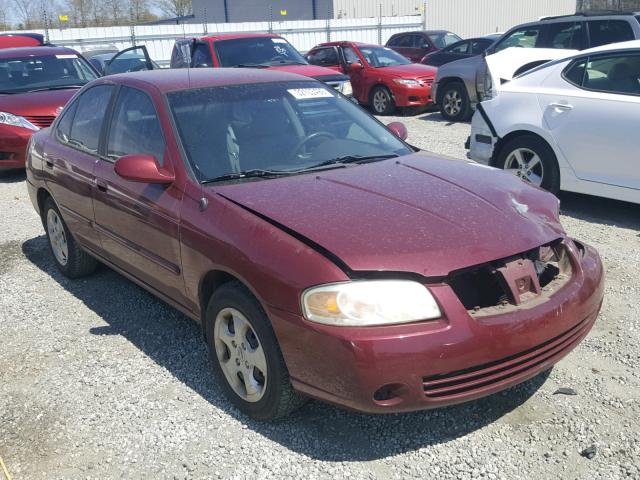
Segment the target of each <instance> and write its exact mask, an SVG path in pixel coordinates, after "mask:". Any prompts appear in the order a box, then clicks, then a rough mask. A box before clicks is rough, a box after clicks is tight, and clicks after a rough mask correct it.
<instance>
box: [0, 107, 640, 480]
mask: <svg viewBox="0 0 640 480" xmlns="http://www.w3.org/2000/svg"><path fill="white" fill-rule="evenodd" d="M384 120H385V121H386V122H389V121H391V119H389V118H386V119H384ZM400 120H401V121H404V122H405V123H406V124H407V126H408V128H409V132H410V139H409V140H410V141H411V142H412V143H414V144H415V145H418V146H421V147H424V148H427V149H429V150H433V151H435V152H438V153H442V154H446V155H449V156H453V157H457V158H464V153H465V152H464V149H463V142H464V140H465V138H466V136H467V135H468V131H469V125H468V124H454V125H451V124H448V123H446V122H444V121H442V119H441V118H440V116H439V115H438V114H435V113H426V114H421V115H417V116H413V117H405V118H401V119H400ZM562 208H563V216H562V220H563V223H564V225H565V227H566V229H567V230H568V231H569V232H570V233H571V234H572V235H574V236H576V237H577V238H580V239H582V240H584V241H586V242H588V243H591V244H592V245H594V246H595V247H596V248H598V250H599V251H600V253H601V255H602V258H603V260H604V262H605V265H606V272H607V288H606V299H605V304H604V308H603V311H602V314H601V316H600V319H599V321H598V322H597V323H596V326H595V327H594V330H593V331H592V333H591V334H590V335H589V337H588V338H587V339H586V341H584V342H583V343H582V344H581V345H580V346H579V347H578V348H577V349H576V350H575V351H574V352H573V353H571V354H570V355H569V356H568V357H567V358H566V359H565V360H563V361H562V362H561V363H560V364H559V365H557V366H556V367H555V369H553V371H552V372H551V373H550V374H546V375H542V376H539V377H537V378H535V379H533V380H531V381H529V382H527V383H525V384H523V385H521V386H519V387H516V388H514V389H511V390H509V391H506V392H503V393H500V394H497V395H494V396H492V397H489V398H485V399H482V400H480V401H476V402H473V403H469V404H466V405H461V406H456V407H451V408H446V409H441V410H434V411H427V412H420V413H413V414H404V415H390V416H377V417H376V416H367V415H359V414H354V413H350V412H346V411H343V410H339V409H336V408H334V407H331V406H328V405H324V404H321V403H319V402H310V403H309V404H307V405H306V406H305V407H304V408H302V409H301V410H300V411H299V412H297V413H296V414H294V415H293V416H292V417H290V418H288V419H285V420H284V421H280V422H278V423H273V424H261V423H256V422H252V421H248V420H247V419H246V418H244V417H243V416H241V415H240V414H239V412H238V411H237V410H235V409H234V408H233V407H232V406H231V405H230V404H229V402H227V401H226V400H225V399H224V398H223V396H222V394H221V392H220V389H219V387H218V385H216V383H215V381H214V380H213V377H212V375H211V373H210V367H209V365H208V360H207V355H206V350H205V346H204V344H203V342H202V340H201V336H200V334H199V330H198V328H197V327H196V326H195V325H194V324H192V323H191V322H190V321H189V320H188V319H187V318H185V317H184V316H182V315H181V314H180V313H178V312H176V311H175V310H173V309H171V308H170V307H168V306H167V305H165V304H163V303H162V302H160V301H158V300H156V299H155V298H154V297H152V296H151V295H150V294H148V293H146V292H145V291H143V290H142V289H140V288H138V287H137V286H135V285H134V284H132V283H131V282H129V281H127V280H125V279H124V278H122V277H121V276H120V275H118V274H116V273H114V272H112V271H110V270H109V269H107V268H102V269H101V270H100V271H99V272H97V273H96V274H95V275H93V276H91V277H88V278H86V279H82V280H78V281H69V280H67V279H65V278H64V277H62V276H61V275H60V274H59V273H58V272H57V271H56V269H55V267H54V264H53V262H52V260H51V257H50V254H49V252H48V250H47V245H46V241H45V237H44V235H43V229H42V226H41V224H40V221H39V219H38V218H37V217H36V215H35V213H34V211H33V209H32V207H31V204H30V203H29V200H28V196H27V193H26V190H25V185H24V176H23V175H9V176H7V175H4V176H3V177H2V178H0V218H1V219H2V230H1V231H0V292H1V296H0V455H2V458H3V459H4V461H5V463H6V465H7V468H8V469H9V471H10V472H11V474H12V475H13V477H14V478H15V479H23V478H25V479H31V478H47V479H48V478H139V477H144V478H238V479H240V478H249V477H251V478H305V479H307V478H326V479H332V478H367V479H388V478H403V479H404V478H430V477H434V478H492V479H493V478H508V479H512V478H539V479H542V478H549V479H557V478H580V479H589V478H603V479H613V478H640V460H639V458H640V428H639V423H640V420H639V419H640V388H639V387H640V373H639V372H640V354H639V352H640V347H638V345H639V344H640V314H639V310H638V305H639V304H640V287H639V280H638V271H639V270H640V233H639V232H640V208H639V207H637V206H632V205H629V204H624V203H620V202H614V201H608V200H602V199H597V198H591V197H587V196H581V195H563V196H562ZM559 387H570V388H573V389H575V390H576V391H577V395H576V396H567V395H554V394H553V392H554V391H555V390H556V389H557V388H559ZM591 445H595V446H596V448H597V452H596V455H595V457H593V458H592V459H587V458H584V457H582V456H581V455H580V452H581V451H583V449H585V448H587V447H589V446H591ZM0 478H2V474H1V473H0Z"/></svg>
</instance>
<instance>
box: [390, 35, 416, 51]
mask: <svg viewBox="0 0 640 480" xmlns="http://www.w3.org/2000/svg"><path fill="white" fill-rule="evenodd" d="M415 39H416V35H400V36H399V37H396V38H394V39H393V40H392V41H391V42H389V46H390V47H404V48H413V47H414V44H415V43H416V42H415Z"/></svg>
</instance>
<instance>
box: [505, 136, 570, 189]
mask: <svg viewBox="0 0 640 480" xmlns="http://www.w3.org/2000/svg"><path fill="white" fill-rule="evenodd" d="M534 156H537V157H538V159H539V161H536V159H535V158H534ZM532 163H533V165H532ZM523 164H526V165H523ZM495 166H496V167H498V168H502V169H503V170H511V171H512V173H514V174H515V175H517V176H518V177H520V178H522V179H523V180H524V181H527V182H530V183H533V184H534V185H537V186H539V187H542V188H544V189H545V190H548V191H549V192H551V193H553V194H554V195H557V193H558V192H559V191H560V169H559V167H558V160H557V159H556V155H555V153H554V152H553V150H552V149H551V147H550V146H549V145H548V144H547V142H545V141H544V140H543V139H541V138H540V137H538V136H536V135H520V136H518V137H515V138H513V139H511V140H509V141H508V142H507V143H505V144H504V145H503V146H502V148H501V149H500V152H499V153H498V156H497V159H496V162H495ZM538 177H540V179H539V180H538Z"/></svg>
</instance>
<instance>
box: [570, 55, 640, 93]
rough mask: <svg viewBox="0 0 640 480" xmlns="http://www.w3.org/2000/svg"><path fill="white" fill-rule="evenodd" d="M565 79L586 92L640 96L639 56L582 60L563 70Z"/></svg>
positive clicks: (600, 56)
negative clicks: (594, 91)
mask: <svg viewBox="0 0 640 480" xmlns="http://www.w3.org/2000/svg"><path fill="white" fill-rule="evenodd" d="M564 78H565V79H566V80H567V81H569V82H571V83H573V84H575V85H577V86H579V87H582V88H584V89H587V90H596V91H599V92H607V93H616V94H621V95H640V54H616V55H607V56H603V55H598V56H596V57H590V58H588V59H582V60H579V61H577V62H575V63H574V64H572V65H570V66H569V67H568V68H567V69H566V71H565V72H564Z"/></svg>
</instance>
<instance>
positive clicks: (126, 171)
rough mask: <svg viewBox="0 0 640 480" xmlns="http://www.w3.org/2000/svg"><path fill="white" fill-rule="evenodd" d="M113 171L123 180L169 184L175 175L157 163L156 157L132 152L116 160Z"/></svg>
mask: <svg viewBox="0 0 640 480" xmlns="http://www.w3.org/2000/svg"><path fill="white" fill-rule="evenodd" d="M115 172H116V173H117V174H118V176H120V177H122V178H124V179H125V180H130V181H132V182H140V183H158V184H165V185H166V184H169V183H172V182H173V181H174V180H175V178H176V177H175V175H174V174H173V173H171V172H169V171H167V170H166V169H164V168H162V167H161V166H160V165H158V161H157V160H156V157H154V156H153V155H146V154H133V155H125V156H124V157H120V158H119V159H118V160H117V161H116V165H115Z"/></svg>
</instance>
